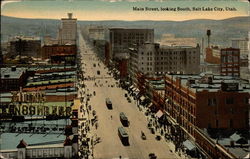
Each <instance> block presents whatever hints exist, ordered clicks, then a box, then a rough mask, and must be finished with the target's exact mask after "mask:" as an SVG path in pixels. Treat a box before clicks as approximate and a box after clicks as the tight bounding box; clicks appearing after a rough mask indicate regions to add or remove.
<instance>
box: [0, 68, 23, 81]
mask: <svg viewBox="0 0 250 159" xmlns="http://www.w3.org/2000/svg"><path fill="white" fill-rule="evenodd" d="M0 69H1V79H19V78H20V77H21V75H22V74H23V73H24V72H25V71H26V70H27V69H26V68H23V67H17V68H16V67H14V66H13V67H5V68H0Z"/></svg>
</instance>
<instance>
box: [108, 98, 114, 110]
mask: <svg viewBox="0 0 250 159" xmlns="http://www.w3.org/2000/svg"><path fill="white" fill-rule="evenodd" d="M106 106H107V107H108V109H113V106H112V102H111V100H110V99H109V98H106Z"/></svg>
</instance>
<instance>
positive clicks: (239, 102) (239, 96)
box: [165, 75, 250, 137]
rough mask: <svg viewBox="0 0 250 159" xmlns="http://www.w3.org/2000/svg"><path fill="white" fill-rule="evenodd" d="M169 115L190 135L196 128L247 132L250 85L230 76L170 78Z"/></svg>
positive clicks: (167, 76)
mask: <svg viewBox="0 0 250 159" xmlns="http://www.w3.org/2000/svg"><path fill="white" fill-rule="evenodd" d="M165 82H166V88H165V91H166V101H167V103H166V105H165V110H166V111H167V113H168V114H169V115H170V116H171V117H172V118H173V119H174V120H176V122H177V123H179V124H180V125H181V126H182V127H183V128H184V129H185V130H186V131H187V133H188V134H189V135H191V136H192V137H194V136H195V129H196V127H197V128H200V129H204V128H216V129H236V130H237V129H241V130H242V129H245V130H247V129H248V128H249V126H248V120H249V119H248V114H249V109H248V107H249V101H248V100H249V98H250V95H249V92H250V84H249V83H248V82H246V81H243V80H240V79H236V78H233V77H229V76H213V75H192V76H190V75H166V80H165Z"/></svg>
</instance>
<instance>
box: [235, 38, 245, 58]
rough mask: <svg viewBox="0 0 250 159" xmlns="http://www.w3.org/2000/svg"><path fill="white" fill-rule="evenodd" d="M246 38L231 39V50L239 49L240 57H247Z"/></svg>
mask: <svg viewBox="0 0 250 159" xmlns="http://www.w3.org/2000/svg"><path fill="white" fill-rule="evenodd" d="M248 41H249V39H248V38H234V39H232V48H236V49H240V54H241V55H248V51H249V48H248Z"/></svg>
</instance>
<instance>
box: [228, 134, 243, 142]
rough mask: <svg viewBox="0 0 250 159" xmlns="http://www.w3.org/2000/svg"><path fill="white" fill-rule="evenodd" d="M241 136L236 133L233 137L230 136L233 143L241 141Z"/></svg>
mask: <svg viewBox="0 0 250 159" xmlns="http://www.w3.org/2000/svg"><path fill="white" fill-rule="evenodd" d="M240 138H241V137H240V135H238V134H236V133H234V134H233V135H231V136H230V139H231V140H233V141H238V140H239V139H240Z"/></svg>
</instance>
